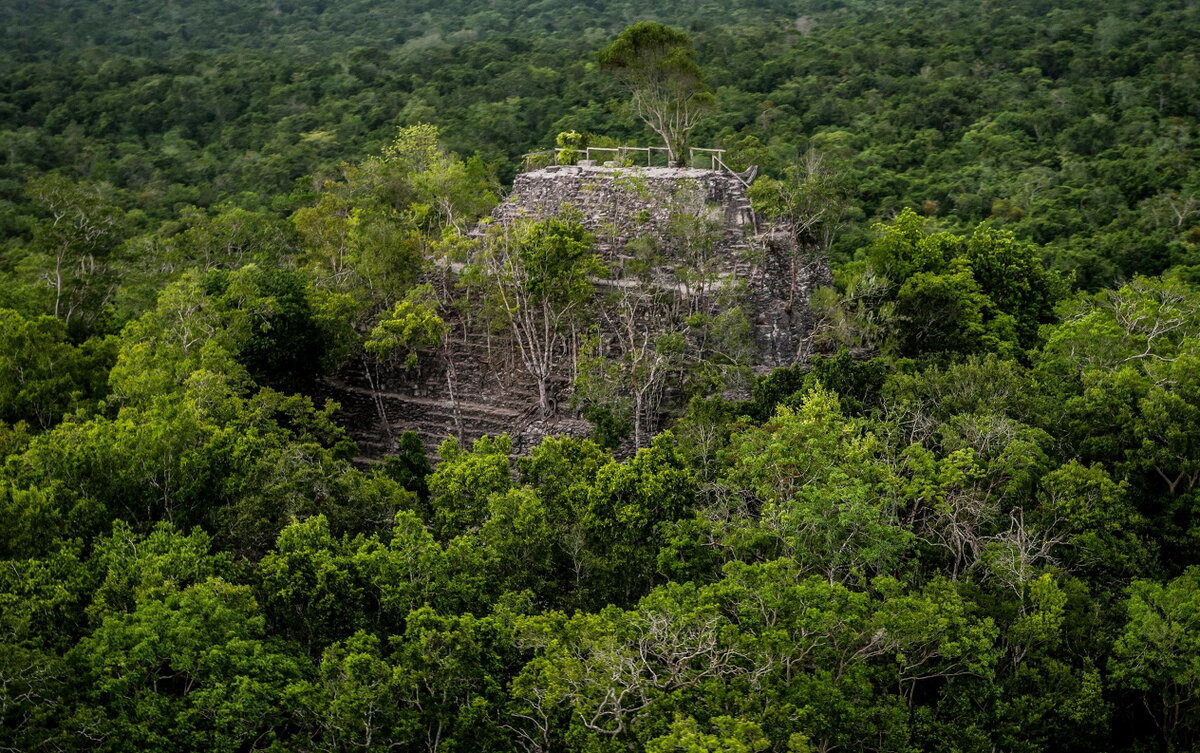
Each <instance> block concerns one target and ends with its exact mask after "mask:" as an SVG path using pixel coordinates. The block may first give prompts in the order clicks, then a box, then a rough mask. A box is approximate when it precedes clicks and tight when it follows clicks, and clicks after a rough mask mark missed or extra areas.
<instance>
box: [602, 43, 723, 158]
mask: <svg viewBox="0 0 1200 753" xmlns="http://www.w3.org/2000/svg"><path fill="white" fill-rule="evenodd" d="M599 58H600V66H601V67H602V68H604V69H605V70H607V71H610V72H612V73H613V74H614V75H615V76H616V77H617V78H619V79H620V80H621V81H622V82H624V84H625V85H626V86H627V87H629V90H630V92H631V94H632V95H633V109H634V110H635V111H636V112H637V114H638V117H640V118H641V119H642V120H643V121H645V123H646V125H647V126H649V127H650V129H651V130H652V131H654V132H655V133H657V134H658V135H659V136H661V137H662V139H663V142H664V145H665V146H666V147H667V154H668V159H669V160H670V163H671V165H673V166H677V165H679V163H680V161H681V160H682V157H683V154H684V152H685V150H686V148H687V136H688V134H689V133H690V132H691V130H692V129H693V128H695V127H696V125H697V124H698V123H699V122H700V118H701V117H702V116H703V115H704V114H705V113H706V112H708V111H709V110H711V109H712V108H713V106H714V105H715V102H716V100H715V99H714V98H713V96H712V94H711V93H710V92H709V91H708V87H707V86H706V85H705V84H704V76H703V74H702V73H701V71H700V66H699V65H698V64H697V63H696V52H695V50H694V49H692V40H691V37H689V36H688V35H687V34H685V33H683V32H682V31H679V30H677V29H672V28H671V27H670V26H665V25H663V24H660V23H657V22H655V21H642V22H640V23H636V24H634V25H632V26H630V27H628V28H626V29H625V30H624V31H622V32H621V33H620V35H618V36H617V38H616V39H615V40H614V41H613V43H612V44H610V45H609V46H608V47H605V48H604V49H603V50H602V51H601V52H600V56H599Z"/></svg>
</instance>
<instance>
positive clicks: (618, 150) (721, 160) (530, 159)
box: [521, 146, 749, 185]
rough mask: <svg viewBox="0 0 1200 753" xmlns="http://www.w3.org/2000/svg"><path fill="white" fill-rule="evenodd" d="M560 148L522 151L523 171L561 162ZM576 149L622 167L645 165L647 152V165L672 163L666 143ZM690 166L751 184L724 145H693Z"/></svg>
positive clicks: (601, 161) (587, 155)
mask: <svg viewBox="0 0 1200 753" xmlns="http://www.w3.org/2000/svg"><path fill="white" fill-rule="evenodd" d="M560 151H562V150H559V149H545V150H543V151H540V152H530V153H529V154H525V155H522V167H521V171H522V172H527V171H529V170H537V169H540V168H543V167H548V166H550V165H554V164H557V161H558V154H559V152H560ZM574 151H576V152H582V154H583V159H585V160H591V161H595V162H599V163H601V164H604V163H608V162H611V163H613V165H615V166H620V167H635V166H637V167H641V166H643V156H644V157H645V160H644V166H645V167H656V166H659V167H666V166H667V165H668V164H669V163H670V152H669V151H668V150H667V148H666V147H662V146H589V147H584V148H583V149H582V150H578V149H577V150H574ZM634 155H637V159H636V160H634V159H632V158H631V157H633V156H634ZM656 163H657V164H656ZM688 167H692V168H698V169H702V170H717V171H720V172H727V173H730V174H731V175H734V176H736V177H737V178H738V180H741V181H742V183H743V184H746V185H749V184H747V183H746V181H745V180H744V179H743V178H742V176H741V175H738V173H736V172H734V171H733V170H732V169H730V167H729V165H726V164H725V150H724V149H703V148H701V147H695V146H694V147H689V148H688Z"/></svg>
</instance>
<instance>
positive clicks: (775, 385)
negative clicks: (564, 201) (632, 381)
mask: <svg viewBox="0 0 1200 753" xmlns="http://www.w3.org/2000/svg"><path fill="white" fill-rule="evenodd" d="M1198 13H1200V10H1198V8H1197V5H1196V4H1194V3H1190V2H1184V1H1183V0H1179V1H1178V2H1176V1H1172V0H1164V1H1163V2H1156V3H1141V2H1133V1H1132V0H1089V2H1083V1H1082V0H1055V1H1051V0H1015V1H1013V2H1008V3H992V2H982V3H967V2H963V0H928V1H927V2H921V3H915V4H909V5H904V6H898V5H896V4H894V3H884V2H876V1H874V0H814V1H813V2H787V1H784V0H758V1H757V2H751V1H745V2H738V1H737V0H728V1H727V2H710V3H703V4H695V5H688V4H682V3H666V2H654V1H653V0H647V1H646V2H632V1H625V2H611V3H610V2H601V1H599V0H597V1H596V2H590V3H565V2H553V1H552V0H544V1H543V2H537V3H533V2H514V3H487V2H482V0H470V1H468V0H450V1H449V2H443V3H439V4H432V3H429V4H425V3H419V2H416V1H415V0H405V1H404V2H400V1H397V2H383V1H382V0H358V1H357V2H346V3H340V4H334V3H328V4H327V3H325V2H323V1H317V0H295V1H294V2H272V3H262V2H246V3H218V2H192V3H177V2H164V1H163V0H147V1H146V2H142V3H137V4H134V3H128V2H124V0H112V1H111V2H82V0H56V1H55V2H43V3H35V2H28V1H24V0H22V1H20V2H9V3H6V4H5V5H4V7H3V8H0V21H2V22H3V24H4V27H5V29H6V33H5V35H4V37H3V39H2V41H0V61H2V62H0V65H2V66H3V71H4V74H5V75H4V76H3V79H0V244H2V245H0V457H2V458H3V462H2V464H0V748H4V749H6V750H21V751H74V750H97V751H159V750H161V751H175V750H213V751H233V750H239V751H250V750H276V751H284V750H294V751H317V750H328V751H335V750H336V751H342V750H346V751H349V750H365V751H384V750H402V751H428V752H429V753H434V752H439V751H440V752H442V753H455V752H466V751H484V750H486V751H527V752H530V753H532V752H534V751H537V752H539V753H550V752H551V751H555V752H557V751H580V752H581V753H582V752H587V753H600V752H613V753H615V752H617V751H646V752H647V753H677V752H678V753H685V752H686V753H718V752H720V753H751V752H758V751H780V752H782V751H788V752H789V753H807V752H808V751H825V752H831V751H904V752H906V753H908V752H915V751H979V752H980V753H982V752H984V751H997V750H1002V751H1012V752H1014V753H1034V752H1035V751H1080V752H1082V751H1089V752H1090V751H1159V750H1162V751H1187V750H1194V749H1196V748H1197V746H1200V287H1197V285H1198V283H1200V257H1198V253H1200V194H1198V192H1200V171H1198V170H1197V169H1196V164H1195V160H1196V154H1197V150H1196V145H1197V136H1198V134H1197V117H1198V115H1200V65H1198V61H1197V52H1196V47H1195V43H1194V40H1195V39H1196V38H1197V34H1198V32H1200V19H1198V18H1197V14H1198ZM647 17H653V18H657V19H659V20H661V21H664V22H668V23H672V24H675V25H676V26H677V27H679V28H680V29H682V30H685V31H687V33H688V34H689V35H690V37H691V39H692V42H693V44H694V46H695V50H696V60H697V62H698V64H699V65H700V67H701V68H702V69H703V71H704V74H705V76H706V80H707V83H708V86H709V87H710V88H711V90H712V93H713V94H714V104H713V107H712V111H711V113H710V114H709V115H708V117H707V119H706V120H704V121H703V122H702V124H701V125H700V126H699V127H698V128H697V129H696V131H695V133H694V135H693V142H694V143H697V144H699V143H704V144H709V145H713V146H722V147H724V148H727V149H728V150H729V155H730V159H731V161H732V162H733V164H734V166H735V167H739V168H740V167H744V166H746V165H750V164H757V165H759V166H760V167H761V168H762V172H763V176H764V177H762V178H760V179H759V182H758V183H756V184H755V188H754V200H755V202H756V203H757V206H758V208H759V210H760V212H761V214H762V215H763V216H764V217H766V218H769V219H773V220H775V221H778V222H781V223H784V224H785V226H787V227H791V228H793V229H796V228H799V227H801V226H802V227H803V233H802V234H800V233H799V231H796V232H797V233H798V235H797V237H798V238H800V235H803V237H802V238H800V240H802V242H803V243H804V244H806V247H808V248H809V249H810V250H812V249H815V250H816V251H817V252H821V253H824V252H828V253H830V254H831V256H832V259H833V261H834V279H835V285H834V286H832V287H830V288H825V289H822V290H820V291H818V293H817V295H816V296H815V297H814V301H813V311H814V318H815V320H816V327H817V329H816V335H815V338H814V346H815V348H816V350H817V352H816V354H815V355H814V356H813V358H812V359H811V361H810V362H808V363H804V364H801V365H797V366H794V367H789V368H785V369H780V370H777V371H775V372H773V373H770V374H762V375H759V376H757V377H756V378H755V379H754V380H753V383H752V385H751V388H750V390H749V391H748V393H747V394H746V395H744V396H743V397H742V398H740V399H737V398H735V397H734V396H733V395H732V394H731V393H728V392H724V393H723V392H722V391H721V390H720V389H719V388H718V386H717V385H715V383H714V381H713V380H712V379H710V378H708V376H707V375H708V374H710V372H709V371H705V370H704V367H705V366H706V364H705V363H703V362H702V360H703V359H699V360H697V361H696V362H693V363H688V364H687V365H686V368H684V367H683V366H681V367H679V369H678V373H677V374H675V376H677V377H678V378H679V380H680V382H679V383H680V384H681V385H683V386H682V387H681V388H680V390H679V391H680V392H681V397H682V398H686V404H682V405H680V406H678V411H677V412H676V414H675V415H674V417H673V419H672V423H671V425H670V426H669V428H667V429H665V430H663V431H661V432H659V433H658V434H657V435H655V436H653V437H652V438H648V439H647V440H646V441H645V442H638V443H637V444H641V445H644V446H642V447H641V448H640V449H638V450H637V451H636V452H634V453H632V454H631V455H630V456H628V457H620V458H618V457H615V456H614V454H613V452H612V451H611V450H609V449H607V448H606V447H605V446H604V443H603V442H601V441H591V440H581V439H568V438H551V439H547V440H545V441H543V442H542V443H541V444H540V445H539V446H537V447H536V448H535V449H534V450H533V451H532V452H530V453H528V454H527V455H524V456H520V457H516V456H514V455H513V453H512V452H511V449H512V448H511V443H510V441H509V439H508V438H507V437H490V438H484V439H482V440H479V441H477V442H475V443H473V444H472V445H471V446H464V445H463V444H462V443H460V442H458V441H456V440H454V439H448V440H447V441H446V443H445V444H443V445H442V446H441V447H440V449H439V451H438V453H437V457H436V460H435V459H431V458H430V457H428V456H427V455H426V453H425V451H424V450H423V449H422V447H421V444H420V442H419V441H417V440H416V438H415V437H414V436H411V435H407V436H404V437H401V438H399V440H398V443H397V447H396V450H397V451H396V452H395V454H394V455H393V456H392V457H389V458H388V459H387V460H386V461H385V462H383V463H379V464H376V465H370V466H367V465H364V464H356V463H355V462H353V461H354V458H355V457H356V452H357V451H356V448H355V445H354V443H353V442H352V441H351V440H350V439H349V438H348V435H347V433H346V431H345V429H344V428H343V427H340V426H339V425H337V423H336V422H335V421H334V414H335V406H333V405H332V404H329V403H324V402H323V401H321V400H318V399H315V398H314V395H316V394H318V390H317V385H318V384H319V382H320V380H321V378H322V377H323V376H326V375H328V374H331V373H334V372H335V371H336V370H337V369H339V368H344V367H345V365H346V364H347V363H359V362H365V363H370V362H373V361H374V362H384V361H389V362H391V363H393V364H394V365H395V367H396V368H403V367H404V366H405V365H408V364H410V363H413V362H415V359H419V358H423V357H425V356H424V355H423V354H424V353H425V352H426V351H427V350H428V349H430V348H433V347H436V345H437V343H439V342H441V340H442V339H443V338H444V335H445V331H446V328H447V327H448V326H449V325H448V324H447V321H448V320H450V319H451V318H452V314H455V312H451V311H450V310H449V309H450V308H451V306H450V304H449V303H448V301H447V299H446V298H445V297H444V296H443V292H444V291H442V290H441V289H439V287H438V286H437V285H436V284H433V283H431V282H430V281H429V280H428V278H429V276H430V275H428V274H427V273H428V270H429V269H430V268H431V266H432V265H435V264H437V263H445V262H449V261H454V260H463V259H466V260H467V261H466V262H464V263H465V264H466V267H464V268H465V269H466V270H467V274H465V275H464V279H465V280H466V283H465V284H470V285H477V286H480V287H479V288H478V290H481V291H483V292H482V293H480V294H479V296H478V297H477V298H470V300H476V301H487V300H488V297H487V295H486V293H487V291H488V286H489V285H491V286H493V288H494V289H500V287H499V286H501V285H504V284H511V281H509V282H507V283H506V282H504V281H502V280H501V281H497V280H496V279H494V278H488V277H487V276H486V275H480V276H476V277H472V269H473V268H472V267H471V261H470V260H471V259H472V258H475V257H472V256H471V254H472V253H474V252H473V251H472V249H473V248H475V247H476V246H475V245H474V244H476V243H477V242H476V241H472V240H470V239H469V238H468V237H467V236H466V235H465V232H466V231H467V230H468V229H469V228H471V227H472V226H473V225H474V224H475V223H476V221H477V220H478V219H479V218H480V217H482V216H484V215H485V214H486V213H487V212H488V211H489V210H490V208H491V207H492V206H493V205H494V204H495V202H496V201H497V200H498V197H500V196H501V195H502V193H503V186H504V185H505V184H506V183H507V181H508V180H509V179H510V178H511V176H512V175H513V173H514V172H515V170H516V169H517V166H518V164H519V155H520V154H521V153H523V152H526V151H530V150H533V149H543V148H547V147H549V146H550V145H552V144H553V143H554V140H555V137H556V136H557V135H558V134H559V133H561V132H568V131H575V132H579V133H580V134H585V135H587V136H588V137H590V138H591V140H592V143H593V144H617V143H631V144H633V143H637V144H646V143H649V142H650V140H651V138H652V137H651V135H650V134H649V133H648V132H647V131H646V130H645V129H644V128H643V126H642V125H641V123H640V122H639V121H638V119H637V118H636V116H635V115H634V113H633V112H632V111H631V110H630V107H629V105H628V103H627V101H626V95H625V92H624V91H623V90H622V89H621V88H620V86H619V84H618V82H617V81H615V80H614V79H613V78H612V77H610V76H609V75H607V74H606V73H605V72H604V71H603V70H602V69H601V67H600V66H599V65H598V64H597V52H598V51H599V50H600V49H601V48H603V47H604V46H605V45H606V44H608V43H609V42H610V41H611V40H612V39H613V38H614V37H615V36H616V35H617V33H618V32H620V31H621V29H622V28H623V27H624V26H626V25H627V24H629V23H631V22H634V21H637V20H640V19H643V18H647ZM678 232H679V233H681V234H684V235H687V234H688V233H689V232H692V230H689V228H687V227H681V228H679V229H678ZM591 240H592V239H591V238H590V237H589V236H588V234H587V233H585V232H583V231H582V230H581V228H580V227H579V226H578V225H577V224H575V223H574V222H573V221H572V220H571V219H570V218H563V219H556V220H551V221H547V222H545V223H542V224H539V225H537V226H534V227H532V228H529V229H528V231H527V234H526V235H525V236H523V237H522V238H521V239H520V243H519V244H518V248H517V253H518V254H519V255H522V258H523V259H525V260H526V261H527V262H529V263H530V264H531V265H532V264H533V263H535V262H536V263H537V264H539V265H541V266H540V267H538V269H540V270H541V272H540V273H539V274H540V276H534V277H531V278H529V279H528V280H526V281H525V283H524V288H525V289H524V292H525V293H526V294H527V295H528V297H527V298H526V299H522V300H527V301H537V302H539V305H540V304H542V303H544V302H545V301H547V300H552V299H553V300H556V301H561V300H569V301H572V302H574V303H573V304H572V305H575V304H578V305H579V306H583V305H584V304H586V302H587V299H588V297H589V296H591V295H592V294H593V293H592V291H591V288H590V286H589V285H588V284H587V281H588V279H590V277H591V276H593V275H594V274H596V272H597V269H598V266H597V265H599V264H600V262H599V260H598V259H597V257H596V256H595V255H594V254H591V253H590V252H589V248H590V246H589V244H590V242H591ZM435 282H436V281H435ZM581 310H582V309H581ZM507 313H508V315H511V311H510V312H507ZM505 314H506V312H504V311H501V312H499V313H493V314H491V315H494V316H499V317H501V318H502V317H503V316H504V315H505ZM456 315H461V312H457V314H456ZM656 347H658V346H656ZM668 347H671V346H670V343H662V344H661V348H662V349H664V350H666V349H667V348H668ZM747 365H748V364H743V366H747ZM744 371H745V370H744V369H743V372H744ZM614 392H620V390H614ZM722 395H724V396H722ZM610 397H611V399H612V400H614V401H616V400H618V398H620V395H612V396H610Z"/></svg>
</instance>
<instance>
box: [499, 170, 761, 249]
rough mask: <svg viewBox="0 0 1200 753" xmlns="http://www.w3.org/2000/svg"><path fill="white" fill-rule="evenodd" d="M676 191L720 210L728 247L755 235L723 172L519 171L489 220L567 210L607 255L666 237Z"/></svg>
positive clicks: (744, 201) (744, 204)
mask: <svg viewBox="0 0 1200 753" xmlns="http://www.w3.org/2000/svg"><path fill="white" fill-rule="evenodd" d="M681 191H688V192H690V191H697V192H698V193H699V194H700V195H702V196H703V198H704V201H705V202H706V203H708V204H709V205H710V206H713V207H717V208H719V209H720V210H721V212H722V213H723V214H724V220H725V228H726V245H727V246H728V247H736V246H741V245H744V244H745V243H746V241H747V238H748V237H750V236H752V235H753V234H754V233H755V232H757V228H756V226H755V218H754V212H753V211H752V210H751V208H750V199H749V198H748V197H747V196H746V186H745V185H744V184H743V183H742V181H741V179H739V178H738V177H737V176H736V175H733V174H732V173H728V172H723V171H717V170H698V169H694V168H677V167H645V168H641V167H632V168H614V167H595V166H590V165H584V166H577V165H561V166H553V167H546V168H542V169H541V170H535V171H533V172H527V173H522V174H520V175H518V176H517V177H516V180H514V181H513V190H512V193H511V194H510V195H509V198H508V200H507V201H505V202H504V203H502V204H501V205H500V206H498V207H497V208H496V210H495V211H494V212H493V213H492V219H493V220H494V221H496V222H511V221H513V220H515V219H517V218H521V217H528V218H532V219H544V218H546V217H550V216H553V215H556V214H559V213H560V212H562V211H563V210H564V209H567V208H568V207H569V208H570V209H573V210H575V211H576V212H578V213H579V214H580V216H581V219H582V221H583V224H584V225H585V226H587V228H588V229H589V230H591V231H592V232H593V233H595V234H596V238H597V242H598V245H599V247H600V251H601V253H604V254H608V253H613V252H618V251H619V250H620V248H621V247H623V246H624V245H626V244H628V243H629V241H631V240H632V239H633V238H636V237H638V236H643V235H664V234H666V233H667V232H668V231H669V228H668V227H667V225H668V221H669V217H670V213H671V204H672V199H673V197H675V196H677V195H678V194H679V193H680V192H681Z"/></svg>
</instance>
